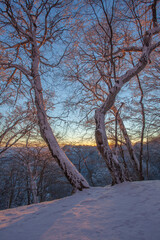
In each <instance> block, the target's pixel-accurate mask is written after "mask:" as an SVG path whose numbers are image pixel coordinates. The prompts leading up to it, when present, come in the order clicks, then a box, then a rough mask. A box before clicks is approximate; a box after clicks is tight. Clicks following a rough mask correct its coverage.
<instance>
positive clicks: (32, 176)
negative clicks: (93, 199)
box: [0, 138, 160, 209]
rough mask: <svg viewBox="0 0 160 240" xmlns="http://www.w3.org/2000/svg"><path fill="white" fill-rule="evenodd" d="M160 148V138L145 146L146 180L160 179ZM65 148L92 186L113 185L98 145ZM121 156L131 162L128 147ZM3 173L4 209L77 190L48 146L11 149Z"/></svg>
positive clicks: (1, 162)
mask: <svg viewBox="0 0 160 240" xmlns="http://www.w3.org/2000/svg"><path fill="white" fill-rule="evenodd" d="M159 147H160V139H159V138H157V139H154V140H152V141H150V142H148V144H145V145H144V159H143V175H144V178H145V179H146V180H147V179H160V152H159ZM139 148H140V144H138V143H137V144H136V145H135V146H134V150H135V152H139ZM63 150H64V151H65V153H66V155H67V156H68V157H69V158H70V159H71V161H72V162H73V163H74V165H75V166H76V168H77V170H78V171H79V172H80V173H81V174H82V175H83V176H84V177H85V178H86V179H87V181H88V182H89V184H90V186H93V187H95V186H105V185H107V184H111V176H110V173H109V171H108V169H107V167H106V163H105V161H104V160H103V158H102V157H101V155H100V154H99V153H98V151H97V148H96V147H89V146H65V147H64V148H63ZM113 151H114V150H113ZM118 157H119V161H125V162H127V163H128V161H129V156H128V153H127V149H126V147H124V146H123V147H122V148H121V149H119V152H118ZM137 157H139V156H137ZM130 171H132V167H130ZM0 173H1V174H0V209H6V208H13V207H17V206H22V205H29V204H32V203H37V202H43V201H50V200H53V199H58V198H62V197H65V196H68V195H71V194H72V193H73V191H74V189H73V187H72V186H71V185H70V183H69V182H68V181H67V179H66V178H65V176H64V174H63V172H62V170H61V169H60V168H59V166H58V164H57V163H56V162H53V161H51V155H50V153H49V151H48V150H47V149H46V148H11V149H10V150H9V151H7V152H5V154H3V155H2V156H1V158H0Z"/></svg>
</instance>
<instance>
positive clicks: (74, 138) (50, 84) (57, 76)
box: [0, 1, 141, 145]
mask: <svg viewBox="0 0 160 240" xmlns="http://www.w3.org/2000/svg"><path fill="white" fill-rule="evenodd" d="M112 3H113V1H106V4H108V5H107V11H108V13H110V10H111V9H112V8H111V5H112ZM89 10H91V8H90V9H89ZM84 12H85V10H82V12H81V14H82V13H83V14H84ZM101 12H102V9H101V10H100V8H97V14H98V15H97V16H98V17H99V15H100V14H101ZM85 14H86V15H85V17H86V22H85V23H84V25H85V26H86V27H87V24H88V23H89V21H88V19H90V20H91V19H92V18H94V19H96V17H95V16H93V15H91V14H88V12H85ZM87 14H88V16H90V17H89V18H87ZM100 17H101V16H100ZM39 20H40V21H41V20H42V18H40V19H39ZM81 20H82V19H81ZM140 20H141V19H140ZM127 21H128V22H129V21H130V20H129V19H128V20H127ZM94 24H95V26H96V22H94ZM94 24H93V22H92V27H93V26H94ZM119 24H121V23H119ZM122 25H123V24H121V25H120V26H122ZM89 26H90V25H89ZM127 26H133V24H132V23H131V24H130V25H127ZM97 29H98V28H97ZM123 30H124V29H123ZM101 33H102V35H103V34H104V33H103V31H102V29H101ZM6 34H8V38H6V39H7V40H8V41H9V42H10V41H11V37H10V35H9V33H7V32H6ZM66 36H67V33H66V35H65V34H64V38H63V39H62V41H61V40H60V42H56V43H54V45H53V46H52V49H49V48H48V46H47V48H43V47H42V49H41V50H42V52H41V53H42V55H43V58H42V59H43V60H44V59H45V58H46V59H48V61H49V63H50V64H52V63H54V64H55V63H56V62H58V59H60V56H62V55H63V52H64V50H65V46H66V45H65V44H66V42H67V41H66V39H67V40H68V36H67V38H66V39H65V37H66ZM96 36H98V34H97V35H96ZM4 37H5V35H4V36H1V39H2V40H3V39H4ZM12 37H13V36H12ZM97 38H98V37H97ZM64 40H65V41H66V42H65V44H63V42H64ZM101 40H103V39H102V38H101ZM92 45H93V46H94V44H92ZM102 45H103V44H102ZM82 46H83V44H82ZM115 49H116V45H115ZM22 53H24V52H23V51H22ZM100 54H101V49H100ZM101 55H102V54H101ZM26 59H27V58H26ZM26 59H25V58H24V62H27V60H26ZM28 62H29V63H30V60H28ZM122 71H123V67H122ZM85 77H86V76H85ZM63 78H65V77H64V76H62V73H60V71H59V70H57V69H54V70H53V71H52V73H50V72H49V70H48V69H46V68H45V74H43V75H42V85H43V87H44V90H46V89H50V90H51V91H54V92H55V97H54V98H53V103H54V110H53V111H48V113H49V115H50V116H51V117H53V119H54V121H55V123H54V124H52V128H53V131H54V133H55V134H56V135H58V136H60V137H61V138H59V141H60V144H75V145H76V144H81V145H95V140H94V129H95V126H91V128H90V129H89V127H90V126H89V127H88V128H87V130H86V128H85V127H84V126H82V121H81V120H82V118H83V114H82V112H80V111H78V110H73V111H72V112H70V113H69V115H68V116H66V115H65V116H64V113H63V112H64V110H66V109H65V108H64V109H63V107H62V102H64V101H65V100H66V99H68V98H69V97H70V96H71V94H72V91H73V90H74V87H70V88H69V87H68V88H67V87H66V85H65V83H64V82H63ZM64 80H65V79H64ZM91 80H92V79H91ZM124 89H125V88H124ZM124 89H123V90H122V91H121V93H120V94H119V96H121V97H123V98H126V99H129V94H130V91H129V90H128V89H126V90H124ZM47 91H48V90H47ZM76 97H77V96H75V98H76ZM138 98H139V97H138ZM50 100H51V101H52V99H50ZM19 101H20V102H21V103H22V100H21V99H19ZM128 102H129V101H128ZM22 104H23V103H22ZM0 111H1V112H5V111H8V108H7V105H5V106H4V107H2V108H0ZM93 116H94V112H93V113H92V117H93ZM62 118H63V119H62ZM61 119H62V120H61ZM125 123H126V127H127V128H128V129H130V132H131V133H132V132H133V130H134V129H132V128H133V127H132V126H131V124H130V123H129V120H127V121H126V122H125ZM132 135H133V138H134V139H133V140H134V141H136V140H137V136H136V134H135V133H133V134H132ZM135 139H136V140H135Z"/></svg>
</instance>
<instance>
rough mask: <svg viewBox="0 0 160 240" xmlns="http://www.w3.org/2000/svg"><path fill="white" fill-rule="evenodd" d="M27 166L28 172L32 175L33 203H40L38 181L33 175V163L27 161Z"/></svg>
mask: <svg viewBox="0 0 160 240" xmlns="http://www.w3.org/2000/svg"><path fill="white" fill-rule="evenodd" d="M27 168H28V173H29V176H30V187H31V192H32V195H33V203H38V202H39V199H38V196H37V182H36V176H34V175H33V173H32V168H31V164H30V163H27Z"/></svg>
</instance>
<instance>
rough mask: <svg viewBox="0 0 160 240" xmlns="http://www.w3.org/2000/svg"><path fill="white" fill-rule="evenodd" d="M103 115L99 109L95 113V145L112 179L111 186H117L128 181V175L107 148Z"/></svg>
mask: <svg viewBox="0 0 160 240" xmlns="http://www.w3.org/2000/svg"><path fill="white" fill-rule="evenodd" d="M104 119H105V114H104V113H102V112H101V111H100V110H99V109H97V110H96V113H95V121H96V131H95V137H96V143H97V148H98V150H99V152H100V153H101V155H102V156H103V158H104V160H105V162H106V165H107V167H108V170H109V172H110V174H111V177H112V185H114V184H118V183H121V182H125V181H130V178H129V177H128V174H126V172H125V169H124V167H123V165H122V164H121V163H120V162H119V161H118V159H117V158H116V155H114V154H113V152H112V150H111V149H110V147H109V144H108V139H107V135H106V131H105V121H104Z"/></svg>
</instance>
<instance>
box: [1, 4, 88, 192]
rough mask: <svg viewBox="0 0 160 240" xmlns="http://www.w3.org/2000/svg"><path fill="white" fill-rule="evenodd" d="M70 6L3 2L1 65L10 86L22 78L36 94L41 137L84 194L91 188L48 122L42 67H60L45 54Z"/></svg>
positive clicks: (65, 172) (55, 38) (60, 31)
mask: <svg viewBox="0 0 160 240" xmlns="http://www.w3.org/2000/svg"><path fill="white" fill-rule="evenodd" d="M69 3H70V1H66V2H65V3H64V1H60V0H57V1H48V0H46V1H34V0H24V1H20V0H19V1H16V2H15V1H9V0H3V1H1V4H2V7H1V12H0V16H1V29H2V30H4V31H5V33H4V36H5V39H4V37H2V38H1V45H2V49H3V51H6V54H8V58H7V60H5V59H0V65H1V67H2V68H3V70H11V74H10V76H9V78H8V80H7V81H8V84H9V83H10V82H11V81H12V79H13V77H15V76H19V77H20V76H21V75H23V78H24V79H26V80H28V81H29V83H30V85H31V88H32V89H33V91H34V96H35V105H36V109H37V118H38V124H39V127H40V132H41V136H42V138H43V139H44V140H45V142H46V143H47V145H48V147H49V149H50V151H51V154H52V156H53V158H54V159H56V161H57V162H58V164H59V166H60V167H61V168H62V170H63V172H64V174H65V175H66V177H67V179H68V180H69V182H70V183H71V184H72V185H73V186H74V187H75V188H76V189H80V190H81V189H83V188H86V187H89V185H88V183H87V182H86V180H85V179H84V178H83V177H82V175H81V174H80V173H79V172H78V171H77V169H76V168H75V166H73V164H72V163H71V162H70V161H69V159H68V158H67V157H66V155H65V153H64V152H63V151H62V149H61V148H60V147H59V145H58V143H57V141H56V138H55V136H54V135H53V132H52V129H51V127H50V124H49V122H48V119H47V114H46V107H45V102H44V98H43V88H42V84H41V70H42V69H43V67H44V66H47V67H54V66H55V65H56V64H58V63H55V61H53V63H51V64H50V63H49V62H48V58H49V56H47V54H45V50H46V48H47V46H49V47H48V48H50V49H51V48H52V47H53V44H54V43H56V41H58V39H59V38H60V36H61V35H62V33H63V32H64V31H65V29H66V28H67V26H66V22H67V20H68V19H69V17H70V15H68V14H67V11H69V5H68V4H69ZM62 55H63V54H62ZM8 59H9V60H8ZM60 60H61V59H60ZM60 60H59V61H60Z"/></svg>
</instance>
